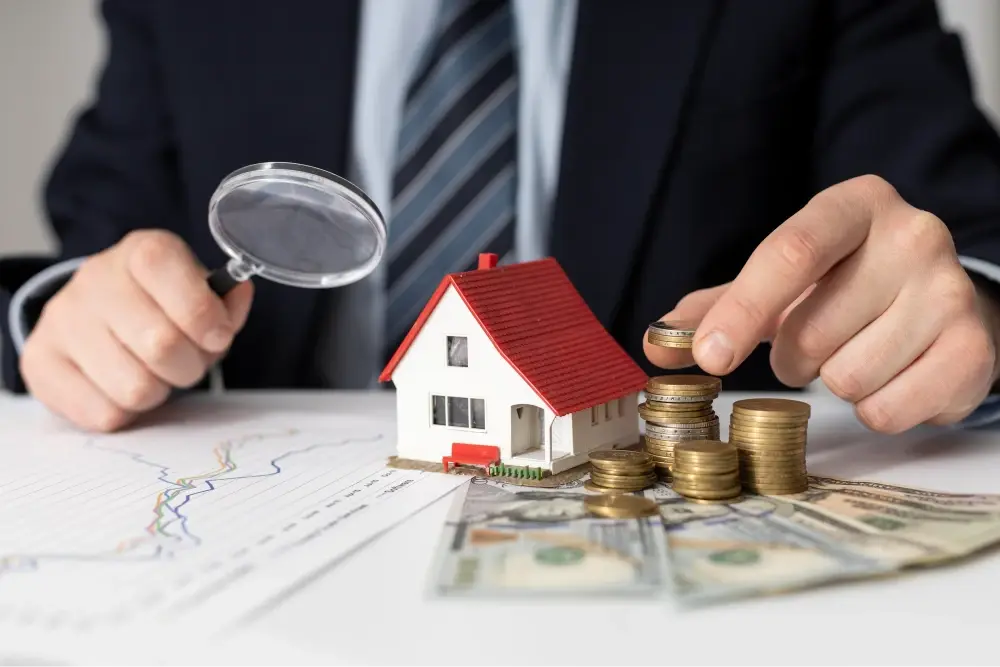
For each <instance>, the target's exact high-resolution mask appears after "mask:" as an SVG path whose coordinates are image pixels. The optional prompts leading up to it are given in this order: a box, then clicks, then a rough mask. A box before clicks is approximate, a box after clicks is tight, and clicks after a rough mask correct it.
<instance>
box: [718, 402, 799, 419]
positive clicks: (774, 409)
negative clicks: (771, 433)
mask: <svg viewBox="0 0 1000 667" xmlns="http://www.w3.org/2000/svg"><path fill="white" fill-rule="evenodd" d="M811 412H812V410H811V408H810V407H809V404H808V403H804V402H803V401H794V400H791V399H788V398H746V399H743V400H740V401H736V402H735V403H733V413H734V414H741V415H748V416H750V417H757V418H760V417H764V418H767V417H774V416H782V417H799V418H802V419H807V418H808V417H809V416H810V414H811Z"/></svg>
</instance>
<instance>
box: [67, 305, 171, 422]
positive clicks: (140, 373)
mask: <svg viewBox="0 0 1000 667" xmlns="http://www.w3.org/2000/svg"><path fill="white" fill-rule="evenodd" d="M75 329H76V330H75V331H74V333H73V334H72V335H69V336H67V337H66V351H67V352H68V357H69V359H70V360H71V361H72V363H73V364H74V365H76V367H77V368H78V369H79V370H80V371H81V372H82V373H83V374H84V375H85V376H86V377H87V378H88V379H89V380H90V382H91V383H92V384H93V385H94V386H95V387H96V388H97V389H99V390H100V391H101V392H102V393H103V394H104V395H105V396H106V397H107V398H109V399H110V400H111V401H112V402H113V403H114V404H115V405H116V406H117V407H119V408H121V409H122V410H124V411H128V412H143V411H146V410H150V409H152V408H154V407H156V406H157V405H160V404H161V403H162V402H163V401H165V400H166V399H167V396H168V395H169V393H170V387H169V386H168V385H167V384H166V383H165V382H164V381H163V380H161V379H160V378H158V377H156V376H155V375H154V374H153V373H151V372H150V371H149V369H148V368H146V366H145V365H144V364H143V363H142V362H140V361H139V360H138V359H136V358H135V357H134V356H132V354H130V353H129V351H128V350H127V349H125V348H124V347H123V346H122V344H121V342H120V341H119V340H118V339H117V338H115V336H114V335H113V334H112V333H111V331H110V330H109V329H107V328H106V327H105V326H103V325H102V324H101V323H100V322H99V321H96V320H93V321H91V322H87V323H86V324H85V325H84V326H77V327H75Z"/></svg>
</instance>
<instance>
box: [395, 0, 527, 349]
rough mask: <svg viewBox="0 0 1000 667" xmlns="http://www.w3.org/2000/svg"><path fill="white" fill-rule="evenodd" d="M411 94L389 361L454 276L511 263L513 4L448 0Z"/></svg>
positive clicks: (401, 161) (398, 169) (400, 153)
mask: <svg viewBox="0 0 1000 667" xmlns="http://www.w3.org/2000/svg"><path fill="white" fill-rule="evenodd" d="M436 26H437V27H436V29H435V31H434V34H433V36H432V37H431V39H430V40H429V41H428V44H427V46H426V51H425V52H424V54H423V57H422V59H421V61H420V63H419V64H418V66H417V67H416V69H415V71H414V76H413V78H412V79H411V80H410V83H409V86H408V87H407V89H406V96H405V103H404V106H403V115H402V122H401V125H400V135H399V141H398V148H397V159H396V166H395V172H394V174H393V189H392V192H393V200H392V214H391V219H390V221H389V234H388V247H387V250H386V258H387V260H388V270H387V285H386V289H387V312H386V343H388V345H389V347H388V349H387V350H386V352H387V358H388V355H391V354H392V353H393V352H394V351H395V349H396V347H397V346H398V345H399V343H400V342H401V340H402V338H403V336H404V335H405V334H406V332H407V330H408V329H409V328H410V326H411V325H412V324H413V321H414V320H415V319H416V317H417V315H418V314H419V313H420V310H421V309H422V308H423V307H424V305H425V304H426V303H427V301H428V299H429V298H430V296H431V294H432V293H433V291H434V289H435V288H436V287H437V285H438V283H439V282H440V281H441V279H442V278H443V277H444V275H445V274H447V273H453V272H456V271H465V270H470V269H472V268H474V267H475V265H476V259H477V257H478V255H479V253H481V252H494V253H496V254H497V255H499V256H500V257H501V258H505V257H509V256H510V255H511V254H512V250H513V248H514V227H515V211H516V189H517V172H516V167H517V160H516V155H517V150H516V149H517V133H516V130H517V127H516V124H517V123H516V122H517V109H518V104H517V99H518V85H517V77H516V74H517V66H516V63H515V60H514V48H513V46H514V43H513V40H514V17H513V15H512V11H511V7H510V2H509V1H508V0H442V3H441V9H440V13H439V15H438V21H437V24H436Z"/></svg>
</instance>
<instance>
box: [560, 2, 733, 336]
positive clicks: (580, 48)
mask: <svg viewBox="0 0 1000 667" xmlns="http://www.w3.org/2000/svg"><path fill="white" fill-rule="evenodd" d="M718 7H719V0H694V1H692V2H682V1H680V0H660V1H659V2H645V1H641V0H637V1H635V2H625V1H624V0H618V1H616V2H605V1H602V0H580V3H579V13H578V16H577V28H576V38H575V42H574V57H573V66H572V73H571V76H570V82H569V90H568V94H567V102H566V120H565V125H564V132H563V142H562V156H561V160H560V169H559V187H558V193H557V197H556V201H555V208H554V213H553V222H552V227H551V230H552V235H551V244H550V247H551V254H552V255H553V256H555V257H556V258H557V259H558V260H559V262H560V264H561V265H562V266H563V268H564V269H565V270H566V272H567V274H568V275H569V277H570V278H571V279H572V281H573V283H574V285H576V287H577V289H578V290H579V291H580V293H581V294H582V295H583V297H584V298H585V299H586V300H587V302H588V304H590V306H591V308H592V309H593V310H594V313H595V314H596V315H597V317H598V319H600V320H601V322H602V323H604V325H605V326H611V323H612V319H613V317H614V315H615V312H616V310H617V306H618V305H619V303H620V301H621V298H622V297H623V294H622V291H623V289H624V287H625V284H626V282H627V279H628V276H629V272H630V270H631V269H632V266H633V264H634V260H633V253H634V252H635V250H636V246H637V245H638V244H639V243H640V242H641V239H642V232H643V229H644V228H645V224H644V223H645V222H646V220H647V217H648V213H649V207H650V205H651V203H652V198H653V196H654V194H655V192H656V190H657V186H658V184H659V183H660V180H661V178H663V175H664V169H665V167H666V166H667V165H668V162H667V159H668V157H669V152H670V148H671V146H672V144H673V142H674V141H675V138H676V133H677V128H678V124H679V121H680V118H681V113H682V108H683V105H684V100H685V96H686V95H685V93H686V92H687V90H688V87H689V82H690V80H691V78H692V75H693V73H694V71H695V68H696V65H697V64H698V63H699V62H700V59H701V54H702V49H701V46H702V45H703V44H704V43H705V38H706V36H707V35H708V33H709V28H710V26H711V25H712V23H713V18H714V17H715V16H716V15H717V9H718Z"/></svg>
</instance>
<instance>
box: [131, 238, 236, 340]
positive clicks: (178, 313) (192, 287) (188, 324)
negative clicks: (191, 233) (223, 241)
mask: <svg viewBox="0 0 1000 667" xmlns="http://www.w3.org/2000/svg"><path fill="white" fill-rule="evenodd" d="M133 243H134V247H132V248H130V252H129V253H128V255H127V265H126V266H127V270H128V271H129V272H130V274H131V275H132V276H133V277H134V278H135V281H136V282H137V283H138V284H139V286H140V287H141V288H142V289H143V290H144V291H145V292H146V293H147V294H148V295H149V296H150V297H151V298H152V299H153V301H155V302H156V304H157V305H158V306H159V307H160V308H161V309H162V310H163V312H164V313H165V314H166V315H167V317H168V318H170V320H171V321H172V322H173V323H174V324H175V325H176V326H177V328H178V329H180V331H181V332H182V333H183V334H184V335H185V336H187V337H188V338H189V339H191V340H192V341H193V342H194V343H195V344H196V345H198V346H200V347H201V348H202V349H204V350H205V351H206V352H210V353H217V352H221V351H222V350H224V349H226V348H227V347H228V346H229V344H230V343H231V342H232V337H233V335H234V333H235V327H234V324H233V322H232V319H231V318H230V315H229V312H228V310H227V309H226V305H225V304H224V303H223V301H222V299H220V298H219V297H218V296H217V295H216V294H215V293H214V292H213V291H212V290H211V288H210V287H209V286H208V283H207V281H206V280H205V277H206V275H207V271H205V270H204V268H203V267H202V266H201V265H200V264H199V263H198V261H197V259H195V257H194V255H193V254H192V253H191V251H190V250H189V249H188V248H187V246H186V245H184V243H183V242H182V241H181V240H180V239H178V238H177V237H175V236H173V235H170V234H166V233H162V234H161V233H146V234H144V235H142V236H140V237H138V238H137V239H136V240H135V241H133Z"/></svg>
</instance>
